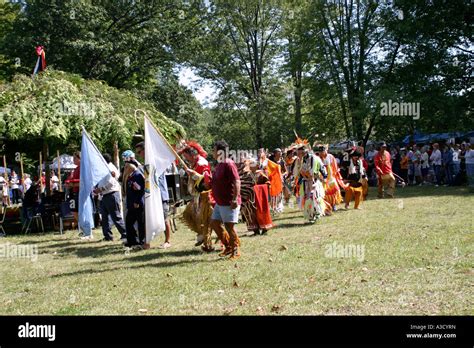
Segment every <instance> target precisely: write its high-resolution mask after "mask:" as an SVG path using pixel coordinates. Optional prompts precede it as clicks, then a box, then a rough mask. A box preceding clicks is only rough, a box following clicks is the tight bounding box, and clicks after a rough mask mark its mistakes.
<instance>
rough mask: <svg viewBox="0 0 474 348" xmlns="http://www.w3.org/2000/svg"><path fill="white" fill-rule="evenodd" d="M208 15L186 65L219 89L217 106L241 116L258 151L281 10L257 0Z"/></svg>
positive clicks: (219, 5)
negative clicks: (224, 103)
mask: <svg viewBox="0 0 474 348" xmlns="http://www.w3.org/2000/svg"><path fill="white" fill-rule="evenodd" d="M209 11H210V12H211V16H209V19H208V20H207V21H206V25H205V27H204V29H203V31H202V34H201V35H202V37H201V38H200V40H199V41H198V42H195V44H196V48H195V49H193V50H192V52H191V55H190V56H189V57H188V61H189V63H190V64H191V65H192V66H193V67H194V68H195V69H196V71H197V73H198V74H199V75H200V76H201V77H203V78H205V79H209V80H210V81H213V82H214V83H215V84H216V86H217V87H218V88H220V98H222V101H225V102H226V104H229V105H232V108H233V109H234V110H235V111H237V112H238V113H239V114H240V115H241V122H245V123H246V124H247V125H248V126H249V128H250V129H249V130H250V131H253V132H254V134H255V144H256V145H257V146H258V147H261V146H263V138H264V135H263V133H264V127H265V123H266V122H267V121H268V119H267V116H266V114H267V106H268V103H267V101H266V99H265V98H266V96H267V95H268V94H269V93H271V92H270V91H272V88H273V86H272V85H271V83H272V82H274V81H272V79H271V77H272V75H273V74H274V73H275V66H274V57H275V56H276V55H277V53H278V45H277V44H276V42H277V35H278V32H279V29H280V17H281V11H280V9H278V8H275V7H273V6H272V5H271V3H270V2H267V1H262V0H258V1H253V2H248V1H239V2H230V3H223V2H215V3H213V4H212V6H211V7H210V8H209Z"/></svg>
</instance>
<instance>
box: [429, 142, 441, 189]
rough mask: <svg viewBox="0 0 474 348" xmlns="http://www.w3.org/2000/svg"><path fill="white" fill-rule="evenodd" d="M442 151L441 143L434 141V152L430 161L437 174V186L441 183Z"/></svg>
mask: <svg viewBox="0 0 474 348" xmlns="http://www.w3.org/2000/svg"><path fill="white" fill-rule="evenodd" d="M441 160H442V156H441V151H440V150H439V144H438V143H434V144H433V152H432V153H431V156H430V161H431V162H432V163H433V168H434V172H435V176H436V185H435V186H436V187H438V186H439V185H441V163H442V162H441Z"/></svg>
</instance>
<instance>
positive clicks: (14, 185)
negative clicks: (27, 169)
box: [10, 170, 20, 204]
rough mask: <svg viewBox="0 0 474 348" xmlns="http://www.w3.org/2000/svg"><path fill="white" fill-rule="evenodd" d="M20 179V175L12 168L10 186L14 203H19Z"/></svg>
mask: <svg viewBox="0 0 474 348" xmlns="http://www.w3.org/2000/svg"><path fill="white" fill-rule="evenodd" d="M19 184H20V180H19V179H18V175H17V174H16V172H15V171H14V170H12V175H11V177H10V187H11V189H12V203H13V204H18V203H19V200H20V190H19Z"/></svg>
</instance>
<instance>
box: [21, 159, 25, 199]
mask: <svg viewBox="0 0 474 348" xmlns="http://www.w3.org/2000/svg"><path fill="white" fill-rule="evenodd" d="M20 171H21V173H20V175H21V185H22V186H23V193H25V188H26V186H25V172H24V171H23V156H22V155H21V154H20Z"/></svg>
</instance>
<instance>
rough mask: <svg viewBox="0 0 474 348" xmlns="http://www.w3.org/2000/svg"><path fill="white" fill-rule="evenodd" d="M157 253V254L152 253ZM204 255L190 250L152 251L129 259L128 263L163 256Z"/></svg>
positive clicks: (198, 251)
mask: <svg viewBox="0 0 474 348" xmlns="http://www.w3.org/2000/svg"><path fill="white" fill-rule="evenodd" d="M150 251H156V252H153V253H152V252H150ZM203 254H204V253H203V252H202V251H200V250H196V249H190V250H176V251H164V250H162V249H151V250H148V252H147V253H146V254H139V255H136V256H132V257H128V258H127V261H133V262H137V261H150V260H154V259H156V258H159V257H163V256H175V257H181V256H193V255H203Z"/></svg>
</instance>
